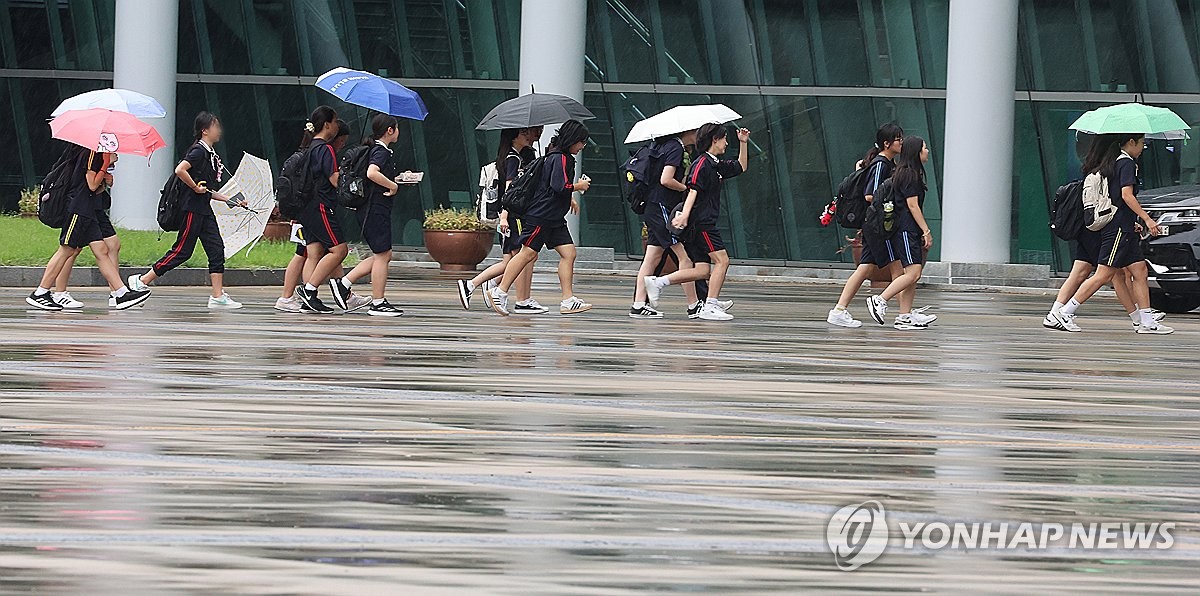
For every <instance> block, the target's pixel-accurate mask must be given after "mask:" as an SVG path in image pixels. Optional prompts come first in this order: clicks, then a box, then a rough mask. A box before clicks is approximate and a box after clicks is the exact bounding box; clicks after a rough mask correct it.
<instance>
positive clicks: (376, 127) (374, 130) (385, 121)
mask: <svg viewBox="0 0 1200 596" xmlns="http://www.w3.org/2000/svg"><path fill="white" fill-rule="evenodd" d="M392 128H395V129H399V128H400V121H399V120H397V119H396V117H395V116H389V115H387V114H375V117H374V118H371V134H370V136H368V137H367V138H365V139H363V145H371V144H372V143H374V142H375V141H378V140H379V139H382V138H383V136H384V135H386V134H387V131H388V129H392Z"/></svg>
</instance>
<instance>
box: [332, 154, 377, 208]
mask: <svg viewBox="0 0 1200 596" xmlns="http://www.w3.org/2000/svg"><path fill="white" fill-rule="evenodd" d="M370 166H371V147H370V146H368V145H358V146H355V147H351V148H349V149H347V150H346V152H345V153H343V154H342V163H341V165H340V166H339V167H338V171H339V172H340V173H339V174H338V197H337V198H338V204H339V205H341V206H342V207H346V208H348V209H358V208H359V207H363V206H365V205H366V204H367V182H368V180H367V168H369V167H370Z"/></svg>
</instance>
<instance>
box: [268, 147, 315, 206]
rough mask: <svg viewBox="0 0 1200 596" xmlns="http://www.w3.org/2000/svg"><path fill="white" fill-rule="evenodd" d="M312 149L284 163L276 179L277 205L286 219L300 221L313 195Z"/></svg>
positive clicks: (300, 152) (295, 155)
mask: <svg viewBox="0 0 1200 596" xmlns="http://www.w3.org/2000/svg"><path fill="white" fill-rule="evenodd" d="M310 149H311V148H306V149H300V150H298V151H296V152H295V153H293V154H292V155H291V156H290V157H288V158H287V159H285V160H284V161H283V167H282V168H280V170H279V177H278V178H276V179H275V203H276V204H277V205H278V206H279V215H280V216H282V217H283V218H284V219H298V218H299V217H300V213H301V212H303V211H304V208H305V207H307V206H308V202H309V199H310V198H312V194H313V180H312V176H311V175H310V174H309V167H308V154H309V151H310Z"/></svg>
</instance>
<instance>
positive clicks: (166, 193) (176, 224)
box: [158, 172, 186, 232]
mask: <svg viewBox="0 0 1200 596" xmlns="http://www.w3.org/2000/svg"><path fill="white" fill-rule="evenodd" d="M185 188H186V187H185V186H184V185H183V181H182V180H180V179H179V176H176V175H175V173H174V172H172V173H171V176H170V177H168V178H167V182H166V183H165V184H163V187H162V190H160V191H158V194H159V197H158V227H160V228H162V231H164V232H178V231H179V228H181V227H183V191H184V189H185Z"/></svg>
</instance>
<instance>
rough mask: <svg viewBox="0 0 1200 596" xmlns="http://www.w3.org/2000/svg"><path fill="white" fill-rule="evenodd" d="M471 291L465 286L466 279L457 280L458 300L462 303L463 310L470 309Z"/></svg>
mask: <svg viewBox="0 0 1200 596" xmlns="http://www.w3.org/2000/svg"><path fill="white" fill-rule="evenodd" d="M472 293H473V292H472V291H471V290H470V289H469V288H467V280H465V279H460V280H458V301H459V302H461V303H462V306H463V310H471V294H472Z"/></svg>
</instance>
